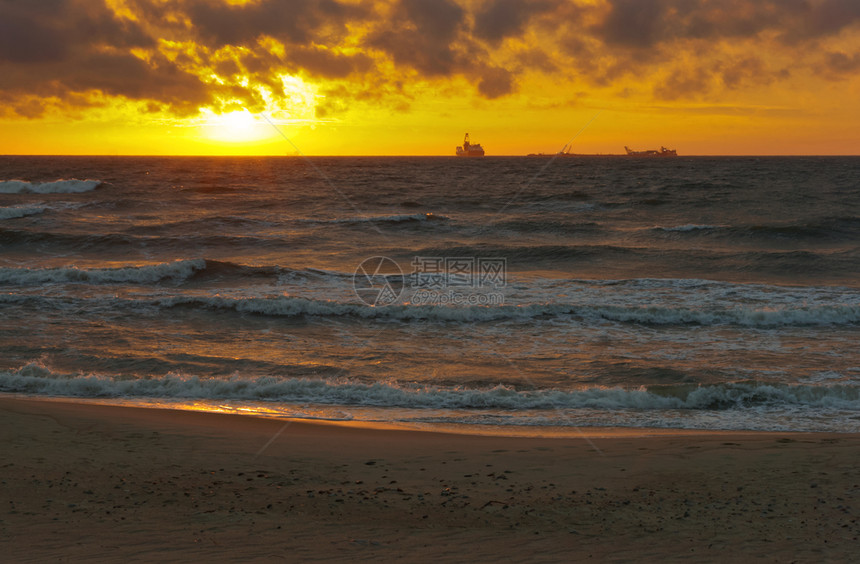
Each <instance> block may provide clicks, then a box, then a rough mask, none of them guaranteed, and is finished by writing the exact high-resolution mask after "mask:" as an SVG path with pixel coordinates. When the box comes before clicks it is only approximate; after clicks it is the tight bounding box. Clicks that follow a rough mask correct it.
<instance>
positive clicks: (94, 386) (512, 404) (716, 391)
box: [0, 363, 860, 411]
mask: <svg viewBox="0 0 860 564" xmlns="http://www.w3.org/2000/svg"><path fill="white" fill-rule="evenodd" d="M0 391H2V392H7V393H25V394H38V395H53V396H71V397H85V398H169V399H217V400H254V401H268V402H287V403H315V404H329V405H331V404H337V405H357V406H369V407H399V408H419V409H478V410H481V409H497V410H516V411H520V410H540V409H543V410H547V409H556V410H557V409H598V410H718V411H723V410H729V409H749V408H753V407H757V406H770V407H787V406H802V407H812V408H836V409H842V410H850V411H860V388H858V387H856V386H851V385H844V384H837V385H784V384H771V383H761V382H734V383H726V384H717V385H708V386H692V385H691V386H662V387H661V386H655V387H650V388H645V387H642V388H636V389H628V388H620V387H613V388H607V387H590V388H581V389H573V390H559V389H543V390H518V389H516V388H514V387H512V386H505V385H497V386H492V387H483V388H467V387H462V386H460V387H442V386H419V385H415V384H408V383H398V382H393V381H387V382H376V383H372V384H371V383H363V382H357V381H352V380H349V379H343V378H335V379H319V378H279V377H275V376H263V377H254V378H248V377H241V376H232V377H229V378H214V377H213V378H201V377H199V376H183V375H178V374H167V375H165V376H160V377H137V376H110V375H97V374H61V373H57V372H54V371H52V370H50V369H49V368H47V367H45V366H44V365H42V364H40V363H31V364H28V365H26V366H23V367H21V368H19V369H17V370H7V371H0Z"/></svg>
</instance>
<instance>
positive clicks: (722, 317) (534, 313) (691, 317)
mask: <svg viewBox="0 0 860 564" xmlns="http://www.w3.org/2000/svg"><path fill="white" fill-rule="evenodd" d="M182 304H186V305H198V306H202V307H211V308H216V309H233V310H236V311H239V312H247V313H258V314H263V315H275V316H287V317H294V316H300V315H311V316H324V317H343V316H351V317H360V318H375V319H396V320H400V321H414V320H422V321H440V322H447V321H452V322H453V321H459V322H487V321H499V320H528V319H533V318H538V317H558V316H568V315H572V316H579V317H582V318H586V319H589V318H590V319H606V320H610V321H619V322H624V323H641V324H649V325H687V324H690V325H742V326H747V327H780V326H797V325H801V326H805V325H852V324H857V323H860V305H847V304H846V305H808V306H799V307H789V306H781V307H779V308H750V307H741V306H735V307H728V308H723V309H720V308H716V307H714V308H711V309H693V308H686V307H667V306H622V305H596V306H594V305H579V304H573V303H549V304H532V305H522V306H514V305H503V306H462V307H459V306H458V307H452V306H442V305H440V306H436V305H406V304H402V305H390V306H386V307H371V306H366V305H362V304H358V303H346V302H336V301H325V300H313V299H307V298H301V297H292V296H276V297H267V298H231V297H222V296H216V297H175V298H169V299H166V300H164V301H163V302H161V305H162V306H165V307H172V306H175V305H182Z"/></svg>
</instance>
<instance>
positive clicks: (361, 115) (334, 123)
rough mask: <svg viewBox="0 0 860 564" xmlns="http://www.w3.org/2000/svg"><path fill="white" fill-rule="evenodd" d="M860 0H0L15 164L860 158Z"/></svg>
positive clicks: (3, 132) (1, 93)
mask: <svg viewBox="0 0 860 564" xmlns="http://www.w3.org/2000/svg"><path fill="white" fill-rule="evenodd" d="M858 100H860V1H858V0H383V1H366V0H249V1H242V0H0V154H108V155H149V154H167V155H295V154H306V155H453V154H454V149H455V147H456V146H457V145H459V144H461V143H462V140H463V135H464V133H466V132H469V133H470V136H471V139H472V141H473V142H478V143H481V144H482V145H483V146H484V149H485V150H486V153H487V155H523V154H527V153H538V152H544V153H554V152H556V151H558V150H560V149H561V148H562V147H563V146H564V145H566V144H568V143H572V144H571V150H572V152H581V153H622V152H623V151H624V146H630V147H631V148H632V149H635V150H643V149H656V148H659V147H660V146H667V147H670V148H674V149H676V150H677V151H678V153H679V154H681V155H828V154H835V155H846V154H853V155H857V154H860V103H858Z"/></svg>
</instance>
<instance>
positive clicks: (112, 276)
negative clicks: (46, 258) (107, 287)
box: [0, 259, 206, 286]
mask: <svg viewBox="0 0 860 564" xmlns="http://www.w3.org/2000/svg"><path fill="white" fill-rule="evenodd" d="M204 268H206V261H205V260H203V259H193V260H180V261H175V262H168V263H161V264H153V265H146V266H125V267H119V268H90V269H88V268H78V267H75V266H69V267H62V268H8V267H7V268H0V284H10V285H15V286H37V285H42V284H69V283H84V284H152V283H155V282H158V281H160V280H165V279H171V280H174V281H181V280H185V279H187V278H189V277H190V276H192V275H193V274H194V273H195V272H197V271H198V270H203V269H204Z"/></svg>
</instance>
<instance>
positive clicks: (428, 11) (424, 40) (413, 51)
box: [367, 0, 469, 76]
mask: <svg viewBox="0 0 860 564" xmlns="http://www.w3.org/2000/svg"><path fill="white" fill-rule="evenodd" d="M464 21H465V11H464V10H463V8H461V7H460V6H459V5H457V4H456V3H455V2H453V1H452V0H401V1H400V2H399V3H398V5H397V6H396V8H395V10H394V15H393V19H392V21H391V22H390V23H389V25H387V26H385V28H384V29H381V30H379V31H377V32H376V33H374V34H372V35H371V36H370V37H369V38H368V41H367V45H368V46H370V47H372V48H375V49H379V50H381V51H383V52H384V53H386V54H387V55H389V56H390V57H391V58H392V59H393V60H394V62H395V63H396V64H399V65H406V66H410V67H412V68H414V69H416V70H417V71H419V72H420V73H422V74H424V75H427V76H448V75H451V74H453V73H454V72H457V71H459V70H461V69H462V68H463V67H464V66H468V61H469V60H468V53H463V51H462V50H461V49H458V45H456V44H455V39H457V37H458V35H459V33H460V31H461V28H462V26H463V24H464ZM392 28H393V30H392Z"/></svg>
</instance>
